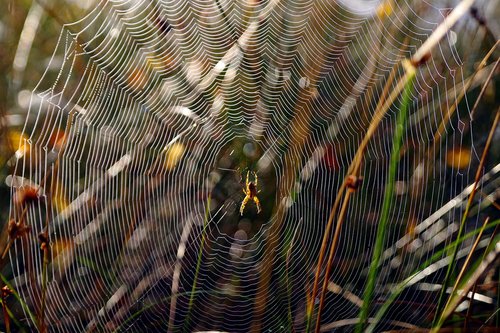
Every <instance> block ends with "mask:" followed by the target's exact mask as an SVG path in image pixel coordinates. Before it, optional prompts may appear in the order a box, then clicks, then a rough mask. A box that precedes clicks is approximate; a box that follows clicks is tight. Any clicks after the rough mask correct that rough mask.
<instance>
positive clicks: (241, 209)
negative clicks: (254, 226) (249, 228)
mask: <svg viewBox="0 0 500 333" xmlns="http://www.w3.org/2000/svg"><path fill="white" fill-rule="evenodd" d="M248 200H250V196H248V195H247V196H246V197H245V199H243V202H242V203H241V207H240V214H241V216H243V212H244V211H245V206H246V205H247V202H248Z"/></svg>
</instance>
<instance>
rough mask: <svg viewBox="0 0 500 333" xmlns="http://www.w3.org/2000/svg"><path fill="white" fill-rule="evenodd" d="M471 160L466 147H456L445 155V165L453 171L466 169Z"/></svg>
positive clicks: (470, 153) (469, 151) (470, 154)
mask: <svg viewBox="0 0 500 333" xmlns="http://www.w3.org/2000/svg"><path fill="white" fill-rule="evenodd" d="M471 159H472V152H471V150H470V149H469V148H467V147H458V148H454V149H450V150H448V152H447V153H446V165H448V166H449V167H450V168H454V169H466V168H467V167H468V166H469V164H470V161H471Z"/></svg>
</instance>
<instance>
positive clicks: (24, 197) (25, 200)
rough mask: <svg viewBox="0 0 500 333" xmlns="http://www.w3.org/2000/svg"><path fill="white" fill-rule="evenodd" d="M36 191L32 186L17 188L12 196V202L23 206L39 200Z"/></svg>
mask: <svg viewBox="0 0 500 333" xmlns="http://www.w3.org/2000/svg"><path fill="white" fill-rule="evenodd" d="M39 198H40V197H39V196H38V189H37V188H35V187H33V186H24V187H21V188H19V189H18V190H17V191H16V193H15V194H14V202H15V203H16V204H18V205H21V206H24V205H26V204H29V203H31V202H35V201H37V200H39Z"/></svg>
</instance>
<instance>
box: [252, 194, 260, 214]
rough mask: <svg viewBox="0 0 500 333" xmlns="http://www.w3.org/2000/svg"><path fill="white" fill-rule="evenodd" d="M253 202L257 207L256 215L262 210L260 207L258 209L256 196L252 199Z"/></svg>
mask: <svg viewBox="0 0 500 333" xmlns="http://www.w3.org/2000/svg"><path fill="white" fill-rule="evenodd" d="M253 201H254V202H255V206H257V214H258V213H260V212H261V210H262V207H260V201H259V198H257V197H256V196H255V197H253Z"/></svg>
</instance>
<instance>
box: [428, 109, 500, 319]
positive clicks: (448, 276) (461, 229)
mask: <svg viewBox="0 0 500 333" xmlns="http://www.w3.org/2000/svg"><path fill="white" fill-rule="evenodd" d="M499 118H500V108H498V109H497V111H496V115H495V119H494V120H493V125H492V126H491V130H490V133H489V134H488V139H487V140H486V145H485V146H484V151H483V154H482V156H481V160H480V161H479V166H478V167H477V171H476V177H475V180H474V184H473V185H472V191H471V193H470V195H469V200H468V201H467V205H466V206H465V211H464V214H463V216H462V221H461V222H460V227H459V229H458V233H457V238H460V237H461V236H462V234H463V232H464V229H465V221H466V220H467V217H468V215H469V210H470V207H471V205H472V200H473V199H474V196H475V194H476V190H477V185H478V183H479V179H480V178H481V174H482V171H483V167H484V163H485V161H486V155H488V151H489V149H490V145H491V141H492V139H493V134H494V133H495V129H496V127H497V125H498V120H499ZM457 253H458V243H456V244H455V246H454V247H453V255H452V257H451V260H450V263H449V264H448V269H447V270H446V275H445V278H444V282H443V285H442V287H441V292H440V294H439V299H438V303H437V307H436V315H435V316H434V322H433V325H432V326H433V327H434V326H436V325H437V324H438V322H437V321H438V319H439V318H440V313H441V310H442V307H443V302H444V295H445V293H446V288H447V287H448V284H449V283H450V279H451V273H452V270H453V268H454V265H453V263H455V260H456V257H457Z"/></svg>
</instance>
